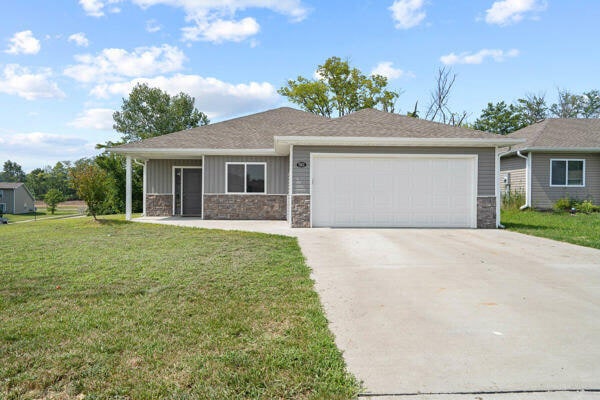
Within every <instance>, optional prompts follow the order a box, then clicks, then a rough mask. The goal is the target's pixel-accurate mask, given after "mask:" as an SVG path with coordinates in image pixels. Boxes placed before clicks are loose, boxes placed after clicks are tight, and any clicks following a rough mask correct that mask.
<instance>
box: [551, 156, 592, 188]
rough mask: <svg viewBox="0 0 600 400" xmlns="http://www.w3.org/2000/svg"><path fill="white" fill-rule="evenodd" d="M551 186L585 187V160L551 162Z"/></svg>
mask: <svg viewBox="0 0 600 400" xmlns="http://www.w3.org/2000/svg"><path fill="white" fill-rule="evenodd" d="M550 186H585V160H556V159H553V160H550Z"/></svg>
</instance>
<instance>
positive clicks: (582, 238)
mask: <svg viewBox="0 0 600 400" xmlns="http://www.w3.org/2000/svg"><path fill="white" fill-rule="evenodd" d="M502 224H503V225H504V226H506V228H507V229H510V230H513V231H516V232H521V233H526V234H528V235H534V236H541V237H545V238H549V239H554V240H560V241H562V242H569V243H573V244H578V245H581V246H587V247H595V248H597V249H600V213H594V214H581V213H578V214H575V215H571V214H569V213H554V212H539V211H531V210H528V211H514V210H510V211H502Z"/></svg>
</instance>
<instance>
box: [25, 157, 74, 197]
mask: <svg viewBox="0 0 600 400" xmlns="http://www.w3.org/2000/svg"><path fill="white" fill-rule="evenodd" d="M72 166H73V165H72V162H71V161H59V162H57V163H56V164H55V165H54V166H53V167H51V166H49V165H47V166H45V167H44V168H35V169H34V170H32V171H31V172H30V173H28V174H27V176H26V178H25V183H26V185H27V188H28V189H29V190H30V191H31V192H32V193H33V194H34V195H35V196H36V197H38V198H43V197H44V196H45V195H46V193H47V192H48V191H49V190H50V189H57V190H58V191H60V192H61V193H62V194H63V195H64V196H65V198H66V199H67V200H73V199H75V198H76V197H77V194H76V193H75V190H74V189H73V188H71V186H70V185H69V170H70V169H71V168H72Z"/></svg>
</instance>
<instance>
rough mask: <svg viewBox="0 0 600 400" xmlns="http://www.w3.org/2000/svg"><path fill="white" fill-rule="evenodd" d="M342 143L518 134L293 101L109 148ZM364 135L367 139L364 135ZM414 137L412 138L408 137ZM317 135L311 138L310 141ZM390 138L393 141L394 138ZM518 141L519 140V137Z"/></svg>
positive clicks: (251, 148) (197, 150)
mask: <svg viewBox="0 0 600 400" xmlns="http://www.w3.org/2000/svg"><path fill="white" fill-rule="evenodd" d="M323 139H327V140H329V141H330V142H328V144H329V145H332V144H340V143H341V142H342V141H343V140H342V139H347V141H348V140H349V141H352V140H354V141H353V142H352V143H355V144H356V145H359V144H364V143H359V142H360V141H364V142H366V139H369V144H368V145H375V144H376V143H382V144H383V143H384V142H385V141H386V140H387V143H385V144H387V145H401V143H400V141H402V140H404V141H403V142H402V143H404V144H405V145H419V144H416V142H415V141H417V140H422V141H428V145H436V144H437V145H442V144H444V145H454V146H459V145H465V144H464V143H465V142H466V141H469V145H471V146H474V145H478V144H479V145H481V146H495V145H496V144H497V143H501V144H502V146H508V145H511V144H514V143H515V139H508V138H505V137H501V136H499V135H496V134H493V133H488V132H481V131H476V130H473V129H467V128H460V127H453V126H449V125H445V124H441V123H437V122H431V121H427V120H423V119H418V118H411V117H407V116H403V115H399V114H392V113H388V112H384V111H379V110H374V109H364V110H360V111H357V112H354V113H352V114H348V115H346V116H343V117H341V118H327V117H322V116H317V115H315V114H312V113H309V112H305V111H300V110H296V109H293V108H289V107H281V108H276V109H274V110H269V111H264V112H261V113H257V114H252V115H248V116H245V117H240V118H234V119H231V120H227V121H223V122H218V123H215V124H211V125H205V126H200V127H197V128H193V129H189V130H185V131H180V132H174V133H170V134H167V135H162V136H157V137H153V138H149V139H146V140H142V141H139V142H133V143H128V144H124V145H120V146H116V147H112V148H111V149H110V151H113V152H117V153H125V154H134V155H136V156H143V157H150V156H151V155H152V156H157V155H158V154H162V155H164V156H165V157H166V156H167V155H171V156H173V155H177V156H181V157H184V156H188V157H189V156H199V155H202V154H231V155H233V154H248V153H249V152H252V153H253V154H264V155H275V154H282V155H283V154H285V151H286V149H287V151H289V145H290V144H316V143H320V144H321V143H324V140H323ZM363 139H364V140H363ZM410 139H412V140H413V142H411V143H409V140H410ZM311 140H312V142H311ZM391 141H394V143H392V142H391ZM517 141H520V140H518V139H517Z"/></svg>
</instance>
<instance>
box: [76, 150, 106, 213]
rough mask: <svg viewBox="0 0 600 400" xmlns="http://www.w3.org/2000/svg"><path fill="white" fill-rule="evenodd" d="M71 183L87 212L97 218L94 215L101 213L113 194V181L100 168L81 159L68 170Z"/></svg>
mask: <svg viewBox="0 0 600 400" xmlns="http://www.w3.org/2000/svg"><path fill="white" fill-rule="evenodd" d="M69 175H70V178H71V185H72V187H73V188H74V189H75V190H76V191H77V195H78V196H79V198H80V199H82V200H83V201H85V203H86V204H87V207H88V212H89V213H90V214H91V215H92V217H94V220H96V221H97V220H98V218H96V215H98V214H102V213H103V211H105V210H106V208H107V203H110V202H111V200H112V197H113V196H114V188H115V185H114V182H113V181H112V178H111V177H110V176H109V175H108V173H106V171H104V170H103V169H102V168H100V167H99V166H97V165H96V164H94V163H93V162H91V163H88V162H85V161H81V162H80V163H79V164H78V165H76V166H75V167H74V168H72V169H71V170H70V171H69Z"/></svg>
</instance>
